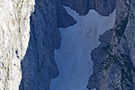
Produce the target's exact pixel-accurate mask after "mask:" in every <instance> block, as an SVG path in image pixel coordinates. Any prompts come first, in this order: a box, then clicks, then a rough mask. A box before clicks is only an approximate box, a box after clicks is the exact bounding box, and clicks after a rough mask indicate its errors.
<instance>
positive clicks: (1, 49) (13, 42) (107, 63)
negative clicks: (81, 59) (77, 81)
mask: <svg viewBox="0 0 135 90" xmlns="http://www.w3.org/2000/svg"><path fill="white" fill-rule="evenodd" d="M34 5H35V7H34ZM63 5H64V6H68V7H70V8H71V9H73V10H75V11H76V12H77V13H79V14H80V15H81V16H85V15H86V14H88V12H89V10H91V9H94V10H96V11H97V12H98V13H99V14H100V15H102V16H108V15H110V14H111V13H112V12H113V11H114V10H116V22H115V26H114V28H112V29H111V30H108V31H106V32H105V33H104V34H103V35H101V37H100V39H99V40H100V42H101V44H100V46H98V47H97V48H95V49H94V50H93V51H92V53H91V54H90V55H91V56H92V60H93V62H94V67H93V74H92V75H91V76H90V78H89V81H88V85H87V88H88V89H89V90H90V89H92V88H96V89H97V90H135V85H134V83H135V79H134V78H135V73H134V72H135V68H134V66H135V56H134V54H135V39H134V38H135V31H134V29H135V1H134V0H8V1H6V0H0V23H1V25H0V90H50V81H51V79H53V78H56V77H57V76H58V75H59V71H58V68H57V65H56V62H55V59H54V50H55V49H58V48H60V46H61V43H60V41H61V34H60V32H59V30H58V28H59V27H63V28H65V27H68V26H72V25H74V24H75V23H76V21H75V20H74V19H73V17H72V16H70V15H69V14H68V13H67V12H66V10H65V9H64V8H63ZM82 33H83V32H82ZM82 66H83V65H82ZM84 87H86V86H84Z"/></svg>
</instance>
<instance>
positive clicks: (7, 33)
mask: <svg viewBox="0 0 135 90" xmlns="http://www.w3.org/2000/svg"><path fill="white" fill-rule="evenodd" d="M33 10H34V0H0V90H18V89H19V83H20V81H21V77H22V75H21V65H20V62H21V60H22V59H23V57H24V55H25V53H26V49H27V47H28V41H29V36H30V35H29V31H30V24H29V22H30V19H29V17H30V15H31V13H32V12H33Z"/></svg>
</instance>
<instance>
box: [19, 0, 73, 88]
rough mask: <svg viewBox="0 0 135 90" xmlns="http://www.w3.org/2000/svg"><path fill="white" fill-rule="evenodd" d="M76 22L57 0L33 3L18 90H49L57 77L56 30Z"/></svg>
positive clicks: (57, 45) (57, 37)
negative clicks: (28, 38) (27, 43)
mask: <svg viewBox="0 0 135 90" xmlns="http://www.w3.org/2000/svg"><path fill="white" fill-rule="evenodd" d="M74 23H75V21H74V19H73V18H72V17H71V16H69V15H68V14H67V12H66V11H65V9H64V8H63V7H62V6H61V5H60V4H59V2H58V1H57V0H36V1H35V11H34V13H33V14H32V15H31V18H30V40H29V45H28V49H27V52H26V55H25V56H24V58H23V60H22V62H21V64H22V81H21V84H20V89H19V90H49V89H50V80H51V79H52V78H55V77H56V76H58V74H59V73H58V70H57V65H56V63H55V60H54V50H55V49H58V48H59V47H60V41H61V37H60V36H61V35H60V33H59V31H58V27H67V26H69V25H73V24H74Z"/></svg>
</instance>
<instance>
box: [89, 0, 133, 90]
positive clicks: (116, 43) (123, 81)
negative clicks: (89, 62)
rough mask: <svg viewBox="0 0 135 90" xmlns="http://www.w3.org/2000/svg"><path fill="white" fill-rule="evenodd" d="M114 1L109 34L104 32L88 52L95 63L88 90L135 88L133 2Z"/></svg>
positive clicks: (124, 0) (125, 89)
mask: <svg viewBox="0 0 135 90" xmlns="http://www.w3.org/2000/svg"><path fill="white" fill-rule="evenodd" d="M116 4H117V5H116V23H115V26H114V28H113V29H112V30H110V31H109V32H112V34H111V33H110V34H111V35H109V33H108V32H106V33H105V34H103V35H102V36H101V38H100V41H101V45H100V46H99V47H98V48H96V49H95V50H94V51H93V52H92V54H91V55H92V59H93V62H94V65H95V66H94V71H93V74H92V75H91V77H90V79H89V84H88V85H87V87H88V88H89V90H91V89H92V88H96V89H97V90H134V89H135V85H134V82H135V79H134V78H135V57H134V55H133V53H135V46H134V45H135V41H134V40H135V39H134V38H135V37H134V36H135V35H134V34H135V31H134V29H133V28H135V18H134V17H135V14H134V7H135V6H134V5H133V4H135V2H134V1H131V0H117V1H116ZM106 38H107V39H108V40H107V39H106ZM109 38H110V39H109ZM105 41H109V43H108V44H106V42H105ZM104 45H105V46H104Z"/></svg>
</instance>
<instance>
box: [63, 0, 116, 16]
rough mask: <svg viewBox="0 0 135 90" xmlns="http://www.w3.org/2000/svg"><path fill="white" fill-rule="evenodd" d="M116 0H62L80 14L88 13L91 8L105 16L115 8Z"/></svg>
mask: <svg viewBox="0 0 135 90" xmlns="http://www.w3.org/2000/svg"><path fill="white" fill-rule="evenodd" d="M115 2H116V0H60V3H61V4H62V5H65V6H69V7H70V8H72V9H73V10H75V11H76V12H77V13H79V14H80V15H86V14H87V13H88V12H89V10H90V9H94V10H96V11H97V12H98V13H99V14H101V15H103V16H108V15H109V14H110V13H112V12H113V10H114V9H115V4H116V3H115Z"/></svg>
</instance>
